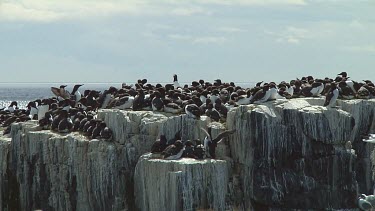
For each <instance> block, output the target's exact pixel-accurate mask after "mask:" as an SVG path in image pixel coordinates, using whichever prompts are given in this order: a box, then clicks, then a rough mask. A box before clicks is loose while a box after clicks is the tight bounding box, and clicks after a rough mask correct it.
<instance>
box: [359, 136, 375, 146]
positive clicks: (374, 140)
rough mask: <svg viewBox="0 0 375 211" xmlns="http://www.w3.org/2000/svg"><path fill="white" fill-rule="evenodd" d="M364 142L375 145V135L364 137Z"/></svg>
mask: <svg viewBox="0 0 375 211" xmlns="http://www.w3.org/2000/svg"><path fill="white" fill-rule="evenodd" d="M362 141H364V142H368V143H372V144H375V134H369V135H367V136H363V138H362Z"/></svg>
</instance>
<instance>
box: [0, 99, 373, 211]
mask: <svg viewBox="0 0 375 211" xmlns="http://www.w3.org/2000/svg"><path fill="white" fill-rule="evenodd" d="M323 102H324V99H321V98H299V99H292V100H277V101H271V102H267V103H264V104H261V105H247V106H240V107H237V108H234V109H231V110H230V111H229V113H228V117H227V120H226V122H225V123H212V122H211V121H210V119H209V118H207V117H202V118H201V119H200V120H195V119H191V118H188V117H186V115H171V114H167V113H163V112H151V111H123V110H116V109H114V110H111V109H103V110H100V111H99V113H98V118H100V119H103V120H104V121H105V122H106V123H107V125H108V127H109V128H111V129H112V130H113V135H114V141H113V142H106V141H100V140H89V139H87V138H85V137H84V136H82V135H80V134H79V133H69V134H58V133H54V132H51V131H48V130H40V128H39V127H38V126H37V123H36V122H33V121H30V122H27V123H15V124H13V125H12V131H11V135H10V137H4V136H1V137H0V170H1V172H0V179H1V182H0V189H1V192H0V196H1V197H0V202H1V210H34V209H43V210H160V209H166V210H198V209H214V210H264V209H270V210H281V209H287V210H290V209H324V208H328V209H343V208H346V209H350V208H356V207H357V205H356V198H357V195H358V194H359V193H367V194H368V193H373V177H374V176H373V175H374V173H373V168H372V166H373V165H374V160H375V159H374V154H375V153H374V152H373V145H372V144H369V143H365V142H362V139H361V134H368V133H373V132H374V131H375V100H374V99H372V100H347V101H340V100H339V101H338V108H326V107H322V106H321V105H323ZM208 125H210V126H211V127H212V128H213V131H212V132H213V136H215V135H216V134H218V133H219V132H220V131H223V130H225V129H236V132H235V133H234V134H233V135H232V136H230V137H229V138H227V139H225V140H223V141H222V142H220V144H219V146H218V148H217V157H218V159H217V160H213V159H205V160H194V159H188V158H184V159H180V160H176V161H166V160H161V159H157V158H155V157H153V156H152V155H151V154H149V153H148V151H149V150H150V148H151V145H152V144H153V142H154V141H155V140H156V139H157V138H158V137H159V135H160V134H164V135H166V137H167V139H170V138H172V137H173V136H174V134H175V133H176V132H177V131H179V130H181V134H182V139H183V141H185V140H188V139H203V138H204V136H205V134H204V133H203V131H202V130H201V129H200V128H201V127H203V128H207V127H208ZM348 141H351V142H352V146H353V150H350V149H346V148H345V145H346V143H347V142H348ZM371 158H372V159H371Z"/></svg>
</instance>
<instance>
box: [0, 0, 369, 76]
mask: <svg viewBox="0 0 375 211" xmlns="http://www.w3.org/2000/svg"><path fill="white" fill-rule="evenodd" d="M0 49H1V50H0V64H1V65H0V73H1V75H0V82H125V81H126V82H133V81H136V80H137V79H140V78H148V80H149V81H151V82H168V81H172V75H173V74H174V73H176V74H178V76H179V80H180V81H182V82H187V81H192V80H198V79H201V78H202V79H205V80H208V81H213V80H214V79H217V78H221V79H222V80H223V81H235V82H254V81H260V80H264V81H271V80H272V81H276V82H279V81H281V80H290V79H294V78H295V77H301V76H307V75H313V76H316V77H320V78H323V77H325V76H329V77H335V76H336V74H337V73H340V72H341V71H346V72H348V73H349V75H351V77H352V79H354V80H362V79H365V78H366V79H372V80H375V1H359V0H352V1H349V0H315V1H313V0H311V1H310V0H124V1H121V0H103V1H98V0H0Z"/></svg>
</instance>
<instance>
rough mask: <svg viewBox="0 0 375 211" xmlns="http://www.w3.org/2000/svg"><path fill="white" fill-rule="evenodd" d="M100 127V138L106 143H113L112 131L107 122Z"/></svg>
mask: <svg viewBox="0 0 375 211" xmlns="http://www.w3.org/2000/svg"><path fill="white" fill-rule="evenodd" d="M100 127H101V128H102V130H101V131H100V137H101V138H102V139H103V140H104V141H112V130H111V129H109V128H108V127H107V124H106V123H105V122H102V123H101V124H100Z"/></svg>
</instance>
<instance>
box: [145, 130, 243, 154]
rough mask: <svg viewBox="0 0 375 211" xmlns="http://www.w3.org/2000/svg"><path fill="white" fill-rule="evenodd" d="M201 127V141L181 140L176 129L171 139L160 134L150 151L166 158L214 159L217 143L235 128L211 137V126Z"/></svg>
mask: <svg viewBox="0 0 375 211" xmlns="http://www.w3.org/2000/svg"><path fill="white" fill-rule="evenodd" d="M201 129H202V130H203V131H204V133H205V134H206V137H205V138H204V140H203V143H202V141H200V140H199V139H196V140H187V141H185V142H182V141H181V134H180V131H178V132H177V133H176V134H175V136H174V137H173V138H172V139H171V140H167V139H166V137H165V135H160V138H159V139H157V140H156V141H155V143H154V144H153V145H152V147H151V153H152V154H160V155H161V157H162V158H164V159H166V160H176V159H179V158H195V159H204V158H212V159H216V147H217V144H218V143H219V142H220V141H221V140H223V139H224V138H226V137H228V136H229V135H231V134H233V133H234V132H235V131H236V130H235V129H234V130H225V131H223V132H221V133H219V135H217V137H216V138H212V135H211V127H208V130H205V129H204V128H201Z"/></svg>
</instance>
